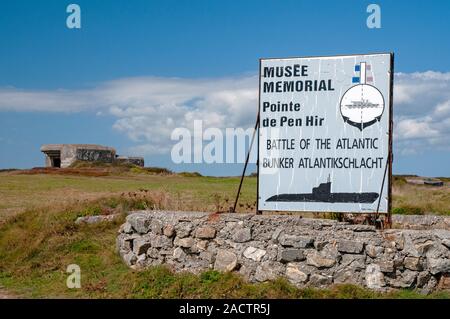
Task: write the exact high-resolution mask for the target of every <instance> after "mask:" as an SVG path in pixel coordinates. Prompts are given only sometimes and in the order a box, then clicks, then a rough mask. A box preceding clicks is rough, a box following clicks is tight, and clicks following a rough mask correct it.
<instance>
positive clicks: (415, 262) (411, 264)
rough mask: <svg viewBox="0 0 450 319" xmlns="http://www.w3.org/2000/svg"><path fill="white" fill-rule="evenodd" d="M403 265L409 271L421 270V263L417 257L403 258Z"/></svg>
mask: <svg viewBox="0 0 450 319" xmlns="http://www.w3.org/2000/svg"><path fill="white" fill-rule="evenodd" d="M403 265H404V266H405V268H406V269H409V270H416V271H420V270H422V262H421V260H420V258H419V257H405V259H404V260H403Z"/></svg>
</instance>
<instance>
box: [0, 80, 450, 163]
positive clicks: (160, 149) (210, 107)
mask: <svg viewBox="0 0 450 319" xmlns="http://www.w3.org/2000/svg"><path fill="white" fill-rule="evenodd" d="M257 87H258V79H257V76H254V75H245V76H239V77H232V78H231V77H230V78H213V79H183V78H158V77H136V78H123V79H118V80H114V81H109V82H105V83H102V84H100V85H98V86H95V87H92V88H90V89H84V90H48V91H43V90H24V89H16V88H9V87H7V88H2V89H0V111H19V112H27V111H42V112H92V113H93V114H97V115H98V116H101V115H105V114H109V115H112V116H114V117H115V118H116V121H115V123H114V125H113V127H114V129H116V130H117V131H119V132H122V133H123V134H126V135H127V136H128V137H129V138H130V139H131V140H132V141H134V144H135V146H133V148H132V149H131V151H132V152H133V153H136V154H137V153H139V154H143V155H144V154H167V153H168V152H170V146H171V145H172V144H173V142H172V141H171V140H170V136H171V133H172V130H173V129H174V128H176V127H187V128H189V129H191V130H192V126H193V120H194V119H196V120H203V125H204V128H207V127H217V128H221V129H223V128H226V127H243V128H248V127H252V126H253V125H254V121H255V116H256V109H257V97H258V93H257ZM394 87H395V91H394V124H395V127H394V137H395V146H396V148H397V150H400V151H402V152H410V151H411V150H412V149H414V150H415V151H423V150H426V149H430V148H439V149H449V147H450V146H449V143H448V140H449V139H450V73H440V72H432V71H428V72H422V73H420V72H416V73H397V74H396V75H395V84H394Z"/></svg>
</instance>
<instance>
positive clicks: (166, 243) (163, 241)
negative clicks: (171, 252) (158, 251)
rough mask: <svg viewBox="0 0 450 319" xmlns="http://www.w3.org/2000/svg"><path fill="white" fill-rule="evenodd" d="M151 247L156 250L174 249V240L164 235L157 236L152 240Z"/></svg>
mask: <svg viewBox="0 0 450 319" xmlns="http://www.w3.org/2000/svg"><path fill="white" fill-rule="evenodd" d="M151 246H152V247H155V248H169V247H172V246H173V245H172V240H171V239H170V238H168V237H166V236H164V235H155V236H153V237H152V239H151Z"/></svg>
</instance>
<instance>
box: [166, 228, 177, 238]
mask: <svg viewBox="0 0 450 319" xmlns="http://www.w3.org/2000/svg"><path fill="white" fill-rule="evenodd" d="M163 234H164V236H167V237H169V238H170V237H173V236H174V235H175V228H174V227H173V226H172V225H166V226H165V227H164V228H163Z"/></svg>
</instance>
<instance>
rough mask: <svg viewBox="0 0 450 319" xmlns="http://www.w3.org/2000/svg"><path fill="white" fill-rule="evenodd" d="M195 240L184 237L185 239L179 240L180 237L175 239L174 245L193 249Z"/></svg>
mask: <svg viewBox="0 0 450 319" xmlns="http://www.w3.org/2000/svg"><path fill="white" fill-rule="evenodd" d="M194 243H195V242H194V239H193V238H192V237H184V238H179V237H178V236H177V237H175V239H174V241H173V244H174V245H175V246H180V247H183V248H191V247H192V246H194Z"/></svg>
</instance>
